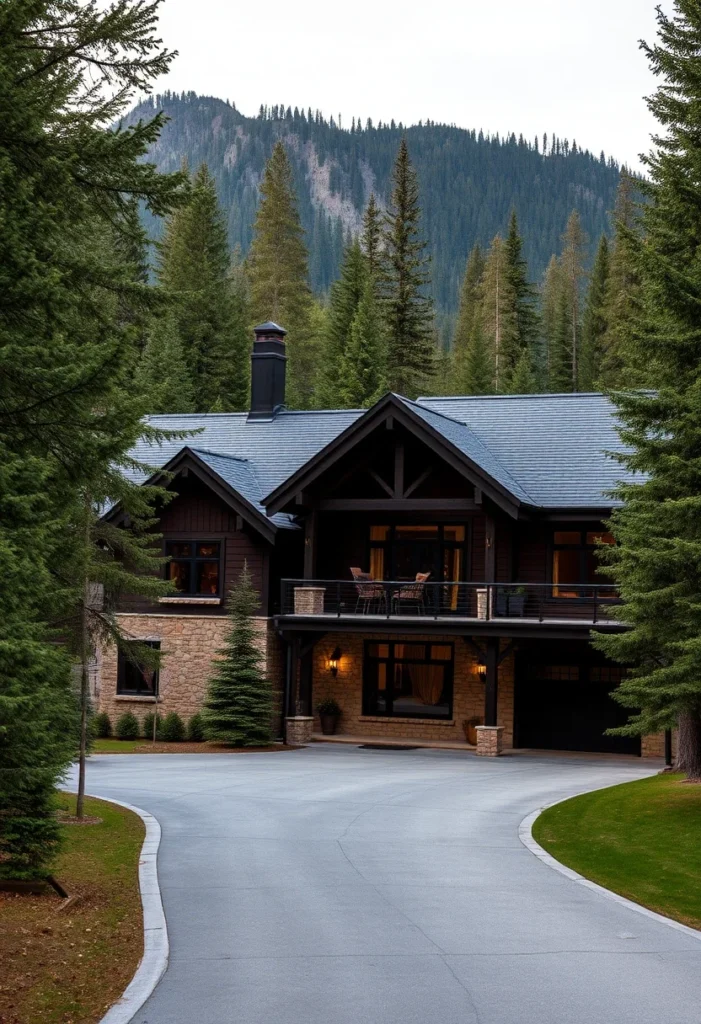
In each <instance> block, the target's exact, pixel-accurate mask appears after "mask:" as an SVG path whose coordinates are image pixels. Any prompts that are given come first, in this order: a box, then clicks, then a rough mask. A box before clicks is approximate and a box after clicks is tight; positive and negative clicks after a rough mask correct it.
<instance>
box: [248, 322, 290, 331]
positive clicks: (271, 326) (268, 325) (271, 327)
mask: <svg viewBox="0 0 701 1024" xmlns="http://www.w3.org/2000/svg"><path fill="white" fill-rule="evenodd" d="M253 333H254V334H287V331H286V330H285V328H284V327H281V326H280V324H276V323H274V322H273V321H272V320H266V322H265V323H264V324H258V326H257V327H254V328H253Z"/></svg>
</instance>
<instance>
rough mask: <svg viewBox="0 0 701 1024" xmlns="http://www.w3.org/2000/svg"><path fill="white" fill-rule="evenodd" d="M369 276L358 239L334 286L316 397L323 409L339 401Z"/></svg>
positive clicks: (351, 245) (347, 251) (331, 407)
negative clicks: (344, 372) (349, 351)
mask: <svg viewBox="0 0 701 1024" xmlns="http://www.w3.org/2000/svg"><path fill="white" fill-rule="evenodd" d="M367 279H368V266H367V263H366V259H365V256H364V255H363V251H362V249H361V248H360V242H359V241H358V239H357V238H356V239H354V240H353V241H352V242H351V243H350V245H349V246H348V247H347V248H346V251H345V256H344V259H343V264H342V266H341V276H340V277H339V279H338V280H337V281H334V283H333V284H332V285H331V296H330V301H329V330H328V337H327V339H326V343H325V345H324V350H323V356H322V359H321V361H320V363H321V365H320V367H319V384H318V387H317V396H316V397H317V404H318V405H320V406H321V407H322V408H327V409H333V408H335V407H336V406H338V404H339V401H340V397H339V394H340V388H341V385H342V384H343V380H342V377H341V373H342V366H343V359H344V355H345V351H346V347H347V346H348V344H349V341H350V333H351V325H352V324H353V320H354V319H355V315H356V313H357V311H358V306H359V304H360V300H361V299H362V297H363V293H364V291H365V284H366V281H367Z"/></svg>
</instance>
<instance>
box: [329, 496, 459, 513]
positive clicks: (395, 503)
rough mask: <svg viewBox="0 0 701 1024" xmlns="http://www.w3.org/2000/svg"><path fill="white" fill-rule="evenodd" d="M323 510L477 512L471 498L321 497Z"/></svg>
mask: <svg viewBox="0 0 701 1024" xmlns="http://www.w3.org/2000/svg"><path fill="white" fill-rule="evenodd" d="M318 508H319V510H320V511H323V512H435V513H437V514H440V513H441V512H477V511H478V509H479V506H478V505H475V503H474V501H472V499H471V498H322V499H321V501H319V503H318Z"/></svg>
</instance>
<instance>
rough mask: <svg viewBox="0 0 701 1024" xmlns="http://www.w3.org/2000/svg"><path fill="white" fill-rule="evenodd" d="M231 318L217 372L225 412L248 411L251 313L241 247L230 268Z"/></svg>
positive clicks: (220, 401)
mask: <svg viewBox="0 0 701 1024" xmlns="http://www.w3.org/2000/svg"><path fill="white" fill-rule="evenodd" d="M229 301H230V302H231V321H230V328H229V330H228V331H227V334H226V338H225V341H224V344H223V345H222V351H221V360H222V361H221V365H220V368H219V373H218V374H217V378H218V384H219V395H218V398H219V403H220V405H221V407H222V408H221V411H222V412H245V411H246V410H247V409H248V397H249V392H250V388H251V330H250V325H251V314H250V308H249V306H250V299H249V287H248V278H247V277H246V268H245V266H244V261H243V258H242V256H241V250H240V249H239V248H238V246H237V247H236V248H235V249H234V251H233V253H232V254H231V265H230V267H229Z"/></svg>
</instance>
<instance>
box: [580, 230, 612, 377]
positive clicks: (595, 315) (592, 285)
mask: <svg viewBox="0 0 701 1024" xmlns="http://www.w3.org/2000/svg"><path fill="white" fill-rule="evenodd" d="M609 262H610V257H609V244H608V239H607V237H606V235H602V236H601V240H600V241H599V247H598V249H597V251H596V258H595V260H594V266H593V268H592V272H591V278H590V280H589V290H588V292H587V299H586V303H585V306H584V316H583V317H582V348H581V354H580V360H579V387H580V390H581V391H594V390H595V388H597V387H598V386H599V385H598V381H599V380H600V378H601V363H602V360H603V357H604V337H605V335H606V310H605V306H606V294H607V288H608V280H609Z"/></svg>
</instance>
